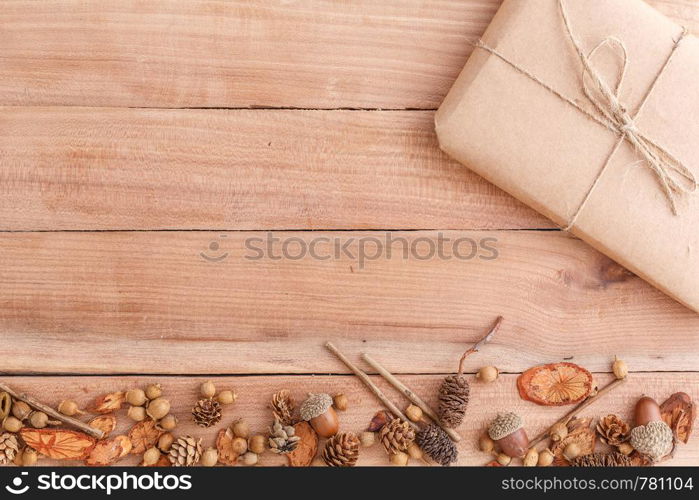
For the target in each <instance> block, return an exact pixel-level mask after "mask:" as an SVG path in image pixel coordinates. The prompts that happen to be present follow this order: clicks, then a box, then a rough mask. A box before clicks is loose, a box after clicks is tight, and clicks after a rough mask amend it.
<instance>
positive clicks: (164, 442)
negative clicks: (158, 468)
mask: <svg viewBox="0 0 699 500" xmlns="http://www.w3.org/2000/svg"><path fill="white" fill-rule="evenodd" d="M174 442H175V436H173V435H172V434H170V433H169V432H166V433H165V434H163V435H162V436H160V437H159V438H158V449H159V450H160V451H162V452H163V453H167V452H168V451H170V446H172V443H174Z"/></svg>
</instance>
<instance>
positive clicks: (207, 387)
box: [199, 380, 216, 398]
mask: <svg viewBox="0 0 699 500" xmlns="http://www.w3.org/2000/svg"><path fill="white" fill-rule="evenodd" d="M199 391H200V392H201V397H203V398H213V397H214V396H215V395H216V386H215V385H214V383H213V382H212V381H211V380H207V381H206V382H204V383H203V384H201V387H200V388H199Z"/></svg>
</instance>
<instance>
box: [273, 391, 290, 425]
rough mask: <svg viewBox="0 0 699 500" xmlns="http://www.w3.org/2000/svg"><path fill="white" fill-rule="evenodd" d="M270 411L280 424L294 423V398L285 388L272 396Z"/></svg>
mask: <svg viewBox="0 0 699 500" xmlns="http://www.w3.org/2000/svg"><path fill="white" fill-rule="evenodd" d="M271 406H272V413H273V414H274V417H275V418H276V419H278V420H279V422H281V424H282V425H294V417H293V415H294V407H295V403H294V399H293V398H292V397H291V394H290V393H289V391H287V390H286V389H282V390H281V391H279V392H277V393H276V394H274V395H273V396H272V404H271Z"/></svg>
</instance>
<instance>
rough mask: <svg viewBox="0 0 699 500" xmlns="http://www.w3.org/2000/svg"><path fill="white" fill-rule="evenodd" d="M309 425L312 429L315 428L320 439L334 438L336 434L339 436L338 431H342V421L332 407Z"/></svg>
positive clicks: (313, 419)
mask: <svg viewBox="0 0 699 500" xmlns="http://www.w3.org/2000/svg"><path fill="white" fill-rule="evenodd" d="M309 423H310V424H311V427H313V430H315V431H316V433H317V434H318V435H319V436H320V437H324V438H329V437H333V436H334V435H335V434H337V431H339V430H340V421H339V419H338V418H337V413H336V412H335V409H334V408H333V407H332V406H331V407H329V408H328V409H327V410H326V411H325V413H323V414H322V415H319V416H317V417H313V418H312V419H311V420H310V421H309Z"/></svg>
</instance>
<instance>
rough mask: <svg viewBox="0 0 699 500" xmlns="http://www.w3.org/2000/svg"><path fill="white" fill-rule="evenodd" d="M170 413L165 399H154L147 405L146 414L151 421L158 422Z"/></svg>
mask: <svg viewBox="0 0 699 500" xmlns="http://www.w3.org/2000/svg"><path fill="white" fill-rule="evenodd" d="M169 412H170V401H168V400H167V399H165V398H156V399H154V400H152V401H151V402H150V403H148V408H146V413H147V414H148V416H149V417H150V418H152V419H153V420H160V419H161V418H163V417H164V416H165V415H167V414H168V413H169Z"/></svg>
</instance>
